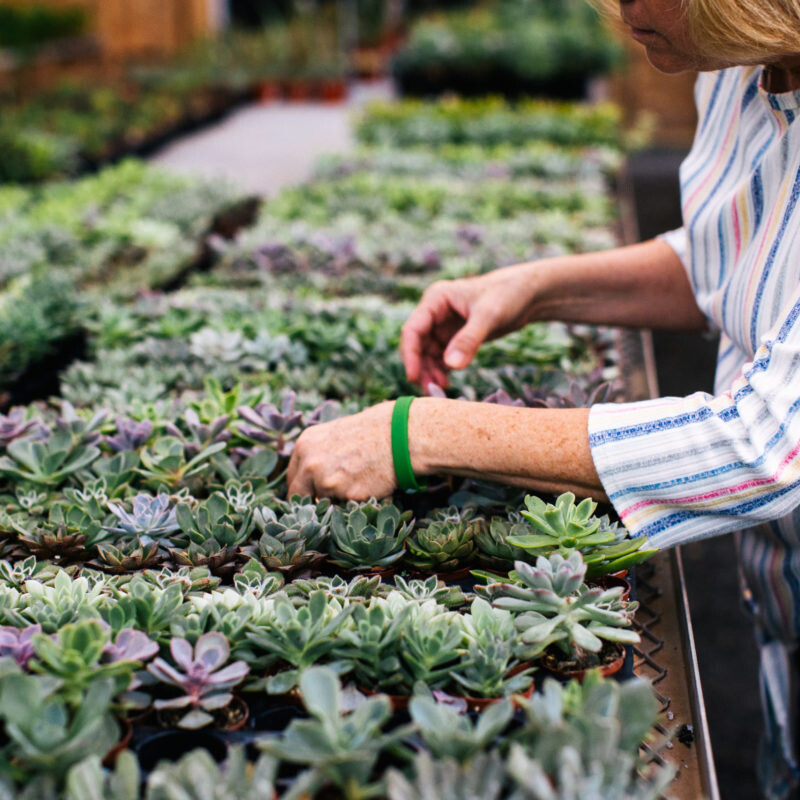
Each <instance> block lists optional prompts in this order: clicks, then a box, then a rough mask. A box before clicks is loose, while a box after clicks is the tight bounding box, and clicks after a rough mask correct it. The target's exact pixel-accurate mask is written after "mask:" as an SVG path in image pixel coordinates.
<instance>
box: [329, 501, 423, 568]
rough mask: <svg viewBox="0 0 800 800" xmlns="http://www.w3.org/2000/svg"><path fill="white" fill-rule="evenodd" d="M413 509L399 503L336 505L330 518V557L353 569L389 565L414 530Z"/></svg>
mask: <svg viewBox="0 0 800 800" xmlns="http://www.w3.org/2000/svg"><path fill="white" fill-rule="evenodd" d="M410 517H411V512H401V511H400V509H398V508H397V506H394V505H382V506H379V505H377V504H370V503H364V504H360V505H359V504H355V503H354V504H349V505H348V506H347V508H346V509H343V508H341V507H336V508H334V510H333V515H332V517H331V543H330V558H331V561H332V562H333V563H334V564H336V565H337V566H340V567H343V568H344V569H350V570H356V571H357V570H367V569H371V568H373V567H388V566H390V565H392V564H394V563H395V562H396V561H399V560H400V559H401V558H402V557H403V554H404V552H405V548H404V543H405V541H406V538H407V537H408V535H409V533H410V531H411V523H410V522H409V521H408V520H409V519H410Z"/></svg>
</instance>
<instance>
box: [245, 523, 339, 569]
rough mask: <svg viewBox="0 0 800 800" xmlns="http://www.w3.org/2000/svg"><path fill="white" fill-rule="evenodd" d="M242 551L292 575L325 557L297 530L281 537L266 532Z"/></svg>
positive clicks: (265, 564) (266, 564)
mask: <svg viewBox="0 0 800 800" xmlns="http://www.w3.org/2000/svg"><path fill="white" fill-rule="evenodd" d="M242 553H243V554H246V555H249V556H250V557H251V558H255V559H258V560H259V561H260V562H261V563H262V564H264V566H265V567H266V568H267V569H271V570H277V571H278V572H282V573H284V574H285V575H291V574H293V573H295V572H298V571H299V570H301V569H310V568H312V567H314V566H315V565H316V564H318V563H319V562H320V561H322V560H323V559H324V558H325V555H324V554H323V553H320V552H319V551H317V550H313V549H311V547H310V546H309V544H308V542H307V541H306V539H304V538H303V537H302V536H300V535H298V534H297V533H296V532H295V531H287V532H285V533H284V534H282V535H281V536H279V537H276V536H270V534H268V533H264V534H262V535H261V537H260V538H259V539H258V540H257V541H255V542H254V543H253V544H251V545H249V546H247V547H245V548H243V549H242Z"/></svg>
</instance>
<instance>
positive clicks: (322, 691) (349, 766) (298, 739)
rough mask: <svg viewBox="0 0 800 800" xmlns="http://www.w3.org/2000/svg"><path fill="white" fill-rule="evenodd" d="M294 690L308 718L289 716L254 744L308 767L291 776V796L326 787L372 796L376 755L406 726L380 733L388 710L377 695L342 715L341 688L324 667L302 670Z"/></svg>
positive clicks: (354, 796)
mask: <svg viewBox="0 0 800 800" xmlns="http://www.w3.org/2000/svg"><path fill="white" fill-rule="evenodd" d="M300 692H301V695H302V697H303V703H304V705H305V707H306V710H307V711H308V713H309V714H310V715H311V719H304V720H293V721H292V722H291V723H290V724H289V727H288V728H287V729H286V730H285V731H284V732H283V734H282V735H281V736H279V737H277V738H273V739H263V740H262V741H260V742H259V743H258V746H259V747H260V748H261V749H262V750H263V751H264V752H266V753H268V754H270V755H272V756H274V757H276V758H279V759H281V760H282V761H289V762H290V763H293V764H300V765H302V766H306V767H307V768H308V769H307V770H306V771H305V772H303V773H301V775H300V776H298V778H297V779H296V783H295V784H294V786H293V789H292V792H291V795H292V796H295V797H297V796H299V794H300V792H308V794H309V796H314V795H316V793H317V791H318V790H319V789H321V788H322V787H323V786H325V785H330V786H332V787H334V789H335V790H336V794H337V796H341V797H342V798H343V800H367V798H370V797H376V796H377V795H378V792H380V786H376V785H375V784H373V783H370V781H371V779H372V773H373V770H374V768H375V765H376V764H377V762H378V758H379V757H380V755H381V753H382V752H383V751H385V750H387V749H388V748H390V747H392V746H394V745H395V744H398V743H399V742H400V741H402V739H403V738H404V737H406V736H407V735H408V734H409V732H410V730H409V726H400V727H397V728H395V729H394V730H392V731H391V732H384V730H383V727H384V725H385V724H386V723H387V722H388V720H389V717H390V716H391V713H392V712H391V706H390V704H389V700H388V698H387V697H385V696H382V695H379V696H378V697H371V698H368V699H366V700H364V701H363V702H362V703H361V704H360V705H358V706H357V707H356V708H355V710H354V711H352V712H351V713H350V714H345V712H344V703H343V698H342V690H341V686H340V684H339V681H338V679H337V677H336V674H335V673H334V672H333V670H331V669H329V668H328V667H312V668H310V669H307V670H306V671H305V672H303V674H302V676H301V678H300Z"/></svg>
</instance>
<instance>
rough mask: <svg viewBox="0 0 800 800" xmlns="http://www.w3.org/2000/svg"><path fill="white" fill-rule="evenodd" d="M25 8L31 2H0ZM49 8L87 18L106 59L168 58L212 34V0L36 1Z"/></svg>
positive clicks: (20, 0) (11, 0) (18, 0)
mask: <svg viewBox="0 0 800 800" xmlns="http://www.w3.org/2000/svg"><path fill="white" fill-rule="evenodd" d="M0 2H2V3H4V4H10V5H29V4H30V3H31V0H0ZM36 2H40V3H45V4H46V5H49V6H53V7H60V8H63V7H78V8H83V9H85V10H86V13H87V15H88V17H89V31H88V32H89V33H90V34H92V35H93V36H95V37H96V38H97V40H98V42H99V45H100V49H101V52H102V54H103V56H104V57H105V58H107V59H111V60H117V59H123V60H127V59H129V58H137V57H140V56H168V55H171V54H172V53H175V52H176V51H178V50H180V49H182V48H184V47H186V46H187V45H189V44H191V43H192V42H193V41H195V40H196V39H198V38H201V37H203V36H206V35H208V34H210V33H213V28H214V25H215V21H216V20H215V16H216V15H215V14H214V13H213V7H214V0H36Z"/></svg>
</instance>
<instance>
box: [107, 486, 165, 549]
mask: <svg viewBox="0 0 800 800" xmlns="http://www.w3.org/2000/svg"><path fill="white" fill-rule="evenodd" d="M132 506H133V508H132V510H131V511H130V512H128V511H126V510H125V509H124V508H123V507H122V506H121V505H118V504H117V503H108V509H109V511H111V513H112V514H113V515H114V516H115V517H116V518H117V520H118V524H117V525H115V526H112V525H106V526H104V529H105V530H107V531H109V532H110V533H117V534H120V535H128V536H136V537H138V538H139V539H140V541H141V542H142V544H145V545H149V544H152V543H153V542H157V541H160V540H162V539H163V538H164V537H166V536H168V535H169V534H170V533H174V532H175V531H177V530H179V529H180V525H179V524H178V521H177V519H176V516H175V509H174V508H170V497H169V495H167V494H158V495H156V496H155V497H154V496H152V495H149V494H144V493H140V494H137V495H136V496H135V497H134V498H133V501H132Z"/></svg>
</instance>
